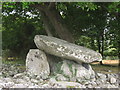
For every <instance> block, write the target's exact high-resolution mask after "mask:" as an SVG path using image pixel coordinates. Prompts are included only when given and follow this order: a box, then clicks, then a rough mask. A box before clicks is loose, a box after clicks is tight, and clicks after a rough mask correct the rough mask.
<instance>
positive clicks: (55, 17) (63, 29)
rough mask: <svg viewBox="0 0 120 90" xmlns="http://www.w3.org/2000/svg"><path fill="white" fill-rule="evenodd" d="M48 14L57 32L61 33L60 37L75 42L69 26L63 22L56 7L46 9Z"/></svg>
mask: <svg viewBox="0 0 120 90" xmlns="http://www.w3.org/2000/svg"><path fill="white" fill-rule="evenodd" d="M46 15H47V16H48V18H49V20H50V21H51V23H52V25H53V26H54V28H55V30H56V32H57V33H58V34H59V36H60V38H62V39H64V40H66V41H69V42H72V43H73V42H74V40H73V37H72V34H71V33H70V32H69V31H68V28H67V26H66V25H65V24H64V23H63V21H62V18H61V16H60V14H59V12H57V10H55V9H51V10H48V11H47V10H46Z"/></svg>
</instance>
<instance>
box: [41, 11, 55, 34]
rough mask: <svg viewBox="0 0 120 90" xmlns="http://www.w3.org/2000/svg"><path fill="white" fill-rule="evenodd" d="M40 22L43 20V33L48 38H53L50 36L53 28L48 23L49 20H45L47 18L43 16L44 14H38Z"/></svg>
mask: <svg viewBox="0 0 120 90" xmlns="http://www.w3.org/2000/svg"><path fill="white" fill-rule="evenodd" d="M40 14H41V17H42V20H43V24H44V27H45V31H46V33H47V35H48V36H53V35H52V30H53V26H51V23H50V22H49V19H48V18H47V16H46V15H45V13H44V12H42V11H41V12H40Z"/></svg>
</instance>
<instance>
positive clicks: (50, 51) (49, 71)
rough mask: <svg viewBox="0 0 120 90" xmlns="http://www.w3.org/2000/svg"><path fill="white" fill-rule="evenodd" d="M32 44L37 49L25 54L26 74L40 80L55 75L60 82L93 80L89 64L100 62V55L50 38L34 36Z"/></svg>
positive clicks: (93, 75)
mask: <svg viewBox="0 0 120 90" xmlns="http://www.w3.org/2000/svg"><path fill="white" fill-rule="evenodd" d="M34 42H35V44H36V46H37V48H38V49H30V50H29V53H28V54H27V58H26V70H27V73H28V74H30V75H37V76H39V77H40V78H42V79H47V78H48V77H49V76H50V75H56V77H57V78H58V79H59V80H60V81H78V82H83V81H84V80H90V79H93V78H95V72H94V70H93V69H92V68H91V66H90V65H89V63H91V62H94V61H101V60H102V56H101V54H100V53H98V52H95V51H93V50H91V49H88V48H85V47H82V46H78V45H75V44H72V43H69V42H67V41H65V40H61V39H58V38H55V37H51V36H44V35H36V36H35V38H34ZM60 75H61V77H62V78H59V77H60Z"/></svg>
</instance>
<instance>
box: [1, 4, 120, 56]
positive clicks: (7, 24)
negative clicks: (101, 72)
mask: <svg viewBox="0 0 120 90" xmlns="http://www.w3.org/2000/svg"><path fill="white" fill-rule="evenodd" d="M35 4H37V5H38V4H39V5H40V4H41V5H46V3H43V2H36V3H35V2H4V3H3V5H2V7H3V9H2V19H3V20H2V23H3V25H2V33H3V43H2V44H3V49H4V50H10V51H12V52H14V53H15V54H17V55H21V54H24V55H25V56H26V53H27V52H28V50H29V49H30V48H36V46H35V45H34V42H33V38H34V36H35V35H36V34H46V33H45V30H44V25H43V23H42V19H41V16H40V13H39V12H38V11H37V10H36V9H35V8H33V7H32V6H31V5H35ZM56 8H57V10H58V12H59V13H62V14H61V16H62V18H63V23H64V24H66V26H67V27H68V28H69V31H70V32H71V33H72V34H73V35H74V38H75V41H76V44H78V45H81V46H85V47H88V48H91V49H93V50H96V51H99V52H100V53H102V52H103V55H105V56H107V55H119V54H118V52H119V51H120V47H119V46H120V45H119V42H120V35H119V30H120V27H119V26H120V18H119V13H120V2H111V3H110V2H109V3H104V2H101V3H95V2H94V3H93V2H64V3H62V2H58V3H56ZM111 45H112V47H110V46H111ZM99 49H100V50H99ZM23 52H24V53H23Z"/></svg>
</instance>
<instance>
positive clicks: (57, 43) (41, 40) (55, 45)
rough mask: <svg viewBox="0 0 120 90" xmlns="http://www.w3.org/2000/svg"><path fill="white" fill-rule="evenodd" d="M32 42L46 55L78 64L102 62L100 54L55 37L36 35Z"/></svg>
mask: <svg viewBox="0 0 120 90" xmlns="http://www.w3.org/2000/svg"><path fill="white" fill-rule="evenodd" d="M34 42H35V44H36V46H37V47H38V48H39V49H40V50H44V51H45V52H46V53H49V54H51V55H55V56H58V57H62V58H65V59H69V60H74V61H76V62H78V63H81V62H85V63H90V62H93V61H101V60H102V56H101V54H100V53H97V52H95V51H93V50H91V49H88V48H85V47H82V46H78V45H75V44H72V43H69V42H67V41H65V40H61V39H58V38H55V37H50V36H44V35H36V36H35V38H34Z"/></svg>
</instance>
